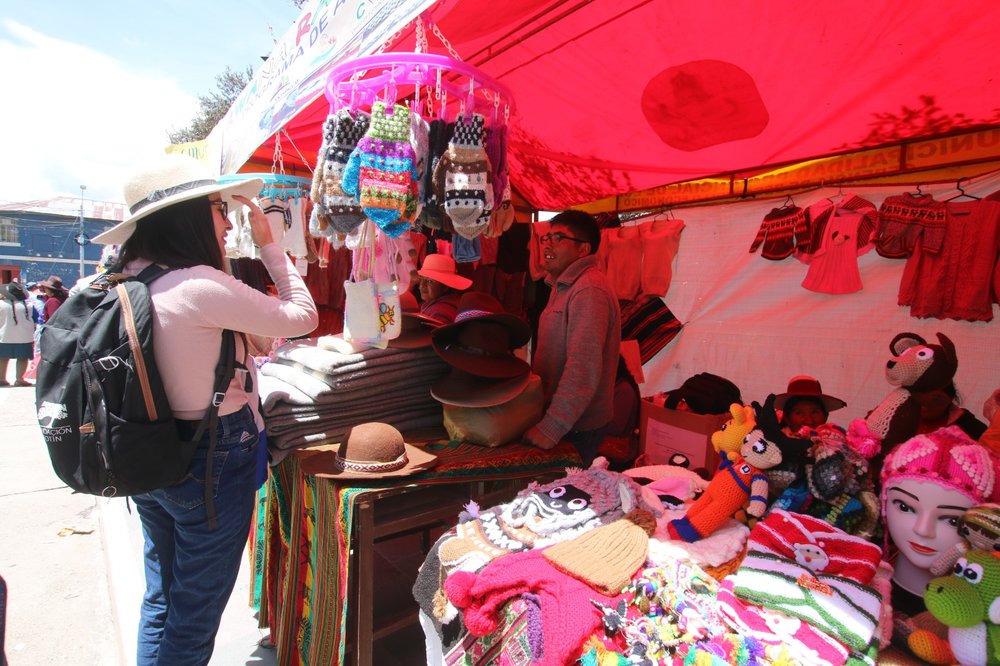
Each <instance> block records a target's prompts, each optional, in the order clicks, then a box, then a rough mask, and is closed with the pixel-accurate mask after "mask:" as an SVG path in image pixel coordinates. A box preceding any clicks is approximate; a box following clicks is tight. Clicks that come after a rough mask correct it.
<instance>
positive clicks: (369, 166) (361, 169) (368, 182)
mask: <svg viewBox="0 0 1000 666" xmlns="http://www.w3.org/2000/svg"><path fill="white" fill-rule="evenodd" d="M385 106H386V105H385V102H375V103H374V104H373V105H372V120H371V125H370V126H369V128H368V132H367V134H365V136H364V137H363V138H362V139H361V141H359V142H358V147H357V148H355V150H354V152H353V153H351V156H350V158H349V159H348V161H347V167H346V168H345V169H344V181H343V182H344V190H345V191H346V192H348V193H356V194H357V197H358V201H359V202H360V203H361V210H362V211H363V212H364V214H365V215H366V216H367V217H368V219H370V220H371V221H372V222H374V223H375V224H376V225H378V227H379V229H381V230H382V231H383V232H384V233H386V234H388V235H389V236H390V237H392V238H396V237H398V236H400V235H401V234H402V233H403V232H404V231H406V230H407V229H408V228H409V226H410V225H409V223H408V222H400V221H399V218H400V216H401V215H403V213H404V212H405V211H406V207H407V199H408V198H410V197H411V196H412V194H411V193H412V192H414V191H415V189H412V188H411V187H410V181H412V180H414V179H415V178H416V164H415V163H414V157H415V154H414V151H413V146H412V145H410V110H409V109H408V108H407V107H405V106H403V105H400V104H396V105H395V108H394V109H393V111H392V113H388V112H387V111H386V108H385Z"/></svg>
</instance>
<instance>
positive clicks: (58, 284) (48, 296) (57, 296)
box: [37, 275, 69, 324]
mask: <svg viewBox="0 0 1000 666" xmlns="http://www.w3.org/2000/svg"><path fill="white" fill-rule="evenodd" d="M37 286H38V288H39V289H40V290H41V291H42V295H43V296H45V304H44V305H43V306H42V323H43V324H44V323H45V322H47V321H48V320H49V319H51V318H52V315H53V314H55V312H56V310H58V309H59V306H60V305H62V304H63V303H65V302H66V297H67V296H69V292H68V291H66V288H65V287H63V282H62V278H61V277H59V276H58V275H50V276H49V277H48V278H46V279H45V280H43V281H41V282H39V283H38V284H37Z"/></svg>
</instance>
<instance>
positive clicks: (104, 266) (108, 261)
mask: <svg viewBox="0 0 1000 666" xmlns="http://www.w3.org/2000/svg"><path fill="white" fill-rule="evenodd" d="M116 263H118V248H116V247H115V246H114V245H105V246H104V249H103V250H101V258H100V260H99V261H98V262H97V270H95V271H94V272H93V274H91V275H87V276H84V277H82V278H80V279H79V280H77V281H76V283H75V284H74V285H73V286H72V287H70V289H69V295H70V296H72V295H73V294H76V293H78V292H79V291H80V290H81V289H83V288H84V287H86V286H87V285H89V284H90V283H91V282H93V281H94V280H96V279H97V278H98V277H100V276H101V275H103V274H104V273H105V271H108V270H110V269H111V267H112V266H114V265H115V264H116Z"/></svg>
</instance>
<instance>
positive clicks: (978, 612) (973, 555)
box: [924, 549, 1000, 666]
mask: <svg viewBox="0 0 1000 666" xmlns="http://www.w3.org/2000/svg"><path fill="white" fill-rule="evenodd" d="M924 601H925V603H926V604H927V609H928V610H929V611H930V612H931V613H932V614H933V615H934V617H936V618H937V619H938V620H940V621H941V622H942V623H944V624H945V625H946V626H947V627H948V642H949V644H950V645H951V650H952V652H953V653H954V655H955V659H956V660H957V661H958V663H960V664H967V665H969V666H987V665H989V666H993V665H996V664H1000V557H998V556H997V554H996V552H993V551H986V550H978V549H974V550H970V551H968V552H966V553H965V554H964V555H963V556H962V557H960V558H958V560H957V561H956V562H955V567H954V571H953V573H952V575H950V576H941V577H939V578H934V579H933V580H931V582H930V583H929V584H928V585H927V591H926V592H924Z"/></svg>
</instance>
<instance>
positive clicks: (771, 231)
mask: <svg viewBox="0 0 1000 666" xmlns="http://www.w3.org/2000/svg"><path fill="white" fill-rule="evenodd" d="M808 231H809V230H808V227H807V226H806V213H805V211H804V210H802V209H801V208H799V207H798V206H789V207H787V208H774V209H772V210H771V212H769V213H768V214H767V215H765V216H764V220H763V221H762V222H761V223H760V228H759V229H758V230H757V235H756V236H755V237H754V239H753V243H751V244H750V254H753V253H755V252H756V251H757V248H759V247H761V245H763V249H762V250H761V251H760V256H762V257H764V258H765V259H771V260H772V261H780V260H781V259H785V258H786V257H790V256H791V255H792V253H793V252H794V251H795V246H796V244H801V243H803V242H805V241H806V240H807V239H808V237H809V234H808Z"/></svg>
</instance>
